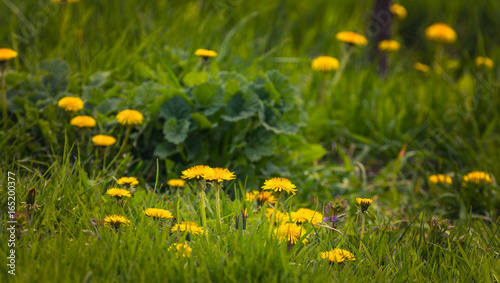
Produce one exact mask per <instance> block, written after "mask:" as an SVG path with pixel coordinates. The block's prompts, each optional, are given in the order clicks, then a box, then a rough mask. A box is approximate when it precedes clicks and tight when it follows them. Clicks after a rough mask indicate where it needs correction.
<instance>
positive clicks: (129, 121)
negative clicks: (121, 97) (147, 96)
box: [116, 109, 144, 126]
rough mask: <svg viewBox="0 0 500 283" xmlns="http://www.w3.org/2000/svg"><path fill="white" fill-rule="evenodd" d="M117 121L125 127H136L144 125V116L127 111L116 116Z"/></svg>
mask: <svg viewBox="0 0 500 283" xmlns="http://www.w3.org/2000/svg"><path fill="white" fill-rule="evenodd" d="M116 120H117V121H118V123H119V124H121V125H124V126H135V125H139V124H141V123H142V120H144V116H142V114H141V112H139V111H136V110H130V109H126V110H123V111H121V112H120V113H118V114H117V115H116Z"/></svg>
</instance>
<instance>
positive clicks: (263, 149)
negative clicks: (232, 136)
mask: <svg viewBox="0 0 500 283" xmlns="http://www.w3.org/2000/svg"><path fill="white" fill-rule="evenodd" d="M244 151H245V155H246V156H247V157H248V159H249V160H250V161H252V162H255V161H259V160H260V159H262V157H264V156H269V155H272V154H273V153H274V151H275V148H274V143H273V133H272V132H270V131H266V130H265V129H264V128H259V129H258V130H256V131H254V132H253V133H251V134H249V135H248V136H247V137H246V146H245V150H244Z"/></svg>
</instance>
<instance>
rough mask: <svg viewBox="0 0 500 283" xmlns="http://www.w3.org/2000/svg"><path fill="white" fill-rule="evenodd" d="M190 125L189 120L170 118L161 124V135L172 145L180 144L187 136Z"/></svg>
mask: <svg viewBox="0 0 500 283" xmlns="http://www.w3.org/2000/svg"><path fill="white" fill-rule="evenodd" d="M190 124H191V122H189V120H177V119H175V118H170V119H168V120H167V121H166V122H165V124H163V135H164V137H165V139H166V140H167V141H169V142H171V143H173V144H181V143H183V142H184V141H185V140H186V138H187V136H188V131H189V125H190Z"/></svg>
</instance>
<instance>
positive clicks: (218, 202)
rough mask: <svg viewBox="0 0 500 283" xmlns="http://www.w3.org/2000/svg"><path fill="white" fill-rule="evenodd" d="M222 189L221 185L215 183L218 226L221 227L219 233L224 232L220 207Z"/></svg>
mask: <svg viewBox="0 0 500 283" xmlns="http://www.w3.org/2000/svg"><path fill="white" fill-rule="evenodd" d="M214 182H215V181H214ZM220 190H221V185H220V184H218V183H216V185H215V211H216V213H217V227H218V228H219V234H222V220H221V209H220Z"/></svg>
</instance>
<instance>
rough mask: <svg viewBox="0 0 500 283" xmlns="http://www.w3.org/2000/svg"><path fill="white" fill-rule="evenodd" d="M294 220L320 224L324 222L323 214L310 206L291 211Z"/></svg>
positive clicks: (300, 222) (298, 222) (299, 222)
mask: <svg viewBox="0 0 500 283" xmlns="http://www.w3.org/2000/svg"><path fill="white" fill-rule="evenodd" d="M290 217H291V218H292V222H294V223H296V224H299V225H300V224H303V223H307V222H309V223H312V224H319V223H322V222H323V215H322V214H321V213H319V212H317V211H314V210H312V209H308V208H299V209H298V210H297V211H294V212H292V213H290Z"/></svg>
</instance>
